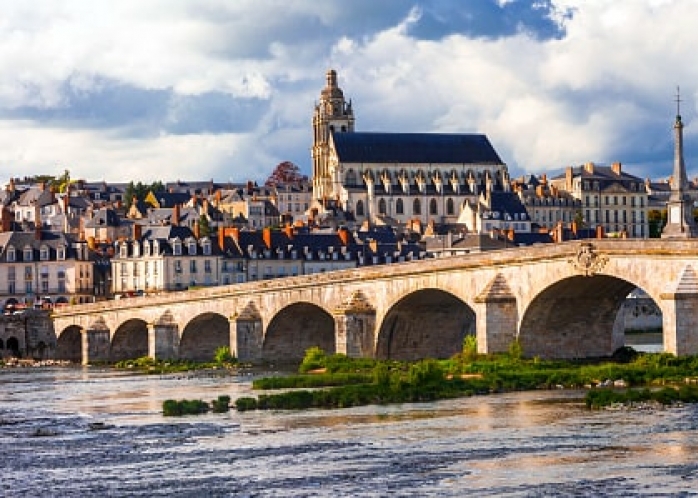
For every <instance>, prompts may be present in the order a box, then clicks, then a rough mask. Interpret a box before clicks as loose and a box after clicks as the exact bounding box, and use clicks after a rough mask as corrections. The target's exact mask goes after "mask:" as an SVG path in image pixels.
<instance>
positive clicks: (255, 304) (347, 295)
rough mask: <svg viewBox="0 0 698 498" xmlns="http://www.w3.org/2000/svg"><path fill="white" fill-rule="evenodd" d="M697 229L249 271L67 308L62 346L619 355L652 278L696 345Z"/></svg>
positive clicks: (668, 337)
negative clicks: (304, 271)
mask: <svg viewBox="0 0 698 498" xmlns="http://www.w3.org/2000/svg"><path fill="white" fill-rule="evenodd" d="M697 265H698V240H668V239H663V240H659V239H657V240H654V239H652V240H632V239H598V240H590V241H573V242H566V243H561V244H549V245H541V246H533V247H525V248H514V249H506V250H501V251H491V252H482V253H474V254H467V255H463V256H457V257H449V258H440V259H432V260H426V261H417V262H408V263H400V264H392V265H386V266H379V267H370V268H359V269H352V270H346V271H338V272H332V273H323V274H315V275H307V276H299V277H289V278H283V279H276V280H266V281H261V282H251V283H246V284H237V285H231V286H224V287H215V288H208V289H203V290H197V291H184V292H181V293H172V294H167V295H161V296H148V297H137V298H130V299H125V300H118V301H108V302H102V303H96V304H88V305H76V306H70V307H66V308H64V309H61V310H56V311H55V312H54V315H53V321H54V328H55V331H56V336H57V348H56V351H57V356H58V357H60V358H65V359H73V360H79V361H82V362H83V363H88V362H93V361H117V360H120V359H126V358H134V357H139V356H146V355H149V356H150V357H153V358H163V359H164V358H180V359H197V360H210V359H212V357H213V354H214V352H215V350H216V349H217V348H218V347H220V346H229V347H230V348H231V350H232V351H233V352H234V353H235V354H236V355H237V357H238V358H239V359H241V360H248V361H259V360H267V361H276V362H282V361H295V360H298V359H300V358H302V357H303V354H304V351H305V350H306V349H307V348H308V347H311V346H319V347H321V348H323V349H324V350H325V351H327V352H338V353H344V354H347V355H348V356H352V357H378V358H394V359H417V358H423V357H437V358H438V357H448V356H451V355H452V354H454V353H456V352H459V351H461V349H462V344H463V339H464V337H465V336H466V335H467V334H475V335H476V336H477V344H478V350H479V351H480V352H481V353H493V352H501V351H507V350H508V348H509V346H510V344H511V343H512V341H514V340H515V339H518V340H519V342H520V344H521V346H522V348H523V352H524V354H525V355H526V356H540V357H542V358H581V357H602V356H608V355H611V354H612V353H613V351H615V349H616V348H618V347H620V346H622V345H623V343H624V337H623V328H622V320H619V319H618V311H619V309H620V308H621V305H622V303H623V302H624V300H625V298H626V296H627V295H628V293H629V292H630V291H632V290H633V289H635V288H636V287H639V288H641V289H643V290H644V291H645V292H646V293H647V294H648V295H649V296H650V297H651V298H652V299H653V300H654V301H655V303H656V304H657V305H658V307H659V308H660V309H661V311H662V317H663V318H662V320H663V335H664V350H665V351H668V352H671V353H673V354H676V355H688V354H695V353H698V323H697V322H698V278H697V276H696V266H697Z"/></svg>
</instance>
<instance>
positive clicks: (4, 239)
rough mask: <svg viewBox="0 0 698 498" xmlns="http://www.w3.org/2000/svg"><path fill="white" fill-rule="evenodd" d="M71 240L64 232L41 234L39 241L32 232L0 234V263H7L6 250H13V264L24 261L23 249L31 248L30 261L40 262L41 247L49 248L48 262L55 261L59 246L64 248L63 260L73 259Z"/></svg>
mask: <svg viewBox="0 0 698 498" xmlns="http://www.w3.org/2000/svg"><path fill="white" fill-rule="evenodd" d="M72 243H73V238H72V237H71V236H70V235H69V234H66V233H64V232H47V231H44V232H42V233H41V240H38V239H37V238H36V234H35V233H34V232H0V262H2V263H6V262H8V261H7V248H8V246H12V247H14V248H15V262H23V261H24V248H25V247H27V246H29V247H31V248H32V251H33V254H32V261H40V251H41V247H42V246H47V247H48V248H49V260H56V249H57V248H58V247H59V246H64V247H65V258H66V259H73V258H75V256H76V253H75V250H74V249H73V248H72Z"/></svg>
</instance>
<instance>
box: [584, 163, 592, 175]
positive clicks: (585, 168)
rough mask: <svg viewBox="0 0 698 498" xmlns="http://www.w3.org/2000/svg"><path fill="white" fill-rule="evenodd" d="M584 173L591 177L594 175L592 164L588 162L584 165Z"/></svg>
mask: <svg viewBox="0 0 698 498" xmlns="http://www.w3.org/2000/svg"><path fill="white" fill-rule="evenodd" d="M584 171H586V172H587V173H589V174H590V175H593V174H594V163H592V162H591V161H589V162H588V163H586V164H585V165H584Z"/></svg>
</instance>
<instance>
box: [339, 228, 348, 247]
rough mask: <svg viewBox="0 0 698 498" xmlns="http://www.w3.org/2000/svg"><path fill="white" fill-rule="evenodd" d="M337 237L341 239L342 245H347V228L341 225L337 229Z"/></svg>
mask: <svg viewBox="0 0 698 498" xmlns="http://www.w3.org/2000/svg"><path fill="white" fill-rule="evenodd" d="M337 235H339V239H340V240H341V241H342V245H343V246H348V245H349V230H348V229H347V228H346V227H342V228H340V229H339V230H338V231H337Z"/></svg>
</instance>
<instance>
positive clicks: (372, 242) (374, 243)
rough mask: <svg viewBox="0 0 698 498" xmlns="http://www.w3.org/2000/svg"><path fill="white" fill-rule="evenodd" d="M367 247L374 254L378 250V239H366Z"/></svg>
mask: <svg viewBox="0 0 698 498" xmlns="http://www.w3.org/2000/svg"><path fill="white" fill-rule="evenodd" d="M368 247H370V248H371V251H372V252H373V253H374V254H375V253H377V252H378V241H377V240H375V239H371V240H369V241H368Z"/></svg>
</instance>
